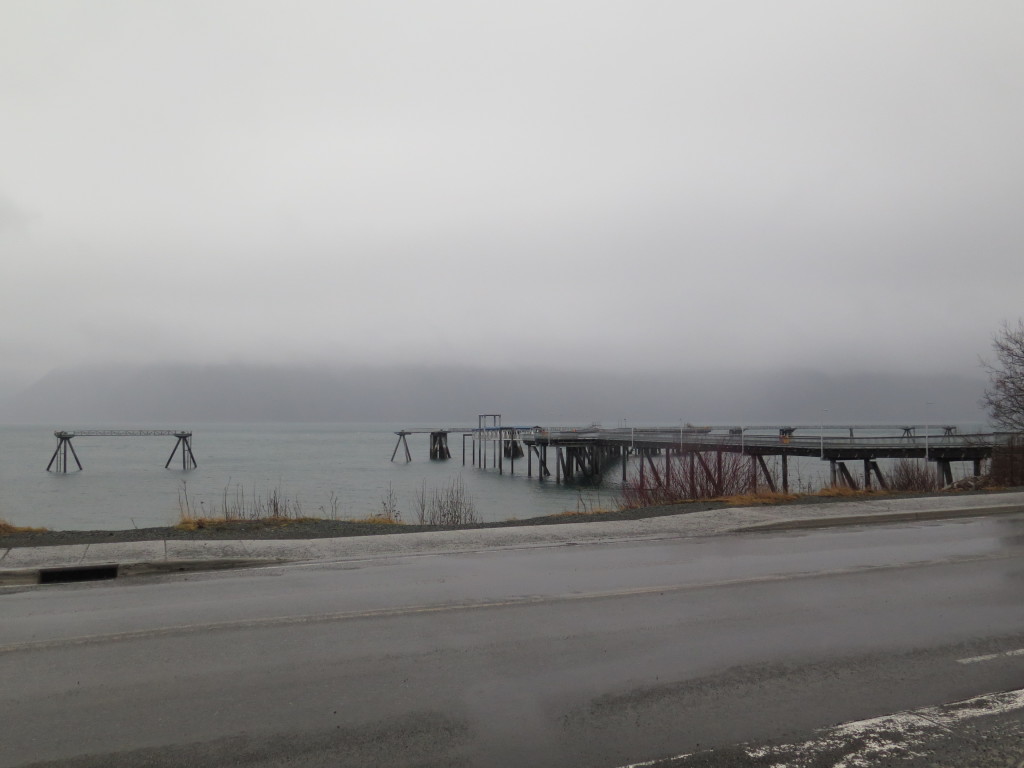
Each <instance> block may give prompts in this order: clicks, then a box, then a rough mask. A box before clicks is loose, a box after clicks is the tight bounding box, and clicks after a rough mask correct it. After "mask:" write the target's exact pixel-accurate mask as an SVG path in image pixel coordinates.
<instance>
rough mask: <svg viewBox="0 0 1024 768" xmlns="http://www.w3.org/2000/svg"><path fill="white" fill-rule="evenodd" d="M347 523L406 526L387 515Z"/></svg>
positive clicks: (372, 516)
mask: <svg viewBox="0 0 1024 768" xmlns="http://www.w3.org/2000/svg"><path fill="white" fill-rule="evenodd" d="M346 522H350V523H363V524H364V525H405V523H403V522H402V520H401V519H400V518H395V517H389V516H387V515H371V516H370V517H360V518H357V519H355V520H347V521H346Z"/></svg>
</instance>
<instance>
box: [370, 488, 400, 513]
mask: <svg viewBox="0 0 1024 768" xmlns="http://www.w3.org/2000/svg"><path fill="white" fill-rule="evenodd" d="M375 518H380V519H382V520H384V521H386V522H390V523H400V522H401V521H402V513H401V512H400V511H399V510H398V494H396V493H395V489H394V488H392V487H391V483H388V489H387V491H385V492H384V495H383V496H381V498H380V512H378V513H377V515H376V516H375Z"/></svg>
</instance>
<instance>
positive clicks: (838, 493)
mask: <svg viewBox="0 0 1024 768" xmlns="http://www.w3.org/2000/svg"><path fill="white" fill-rule="evenodd" d="M879 493H885V492H884V491H874V490H871V491H862V490H860V489H858V488H847V487H846V486H845V485H829V486H826V487H824V488H822V489H821V490H820V491H818V492H817V493H816V494H814V495H815V496H822V497H824V498H826V499H833V498H840V497H841V498H854V497H857V496H875V495H877V494H879Z"/></svg>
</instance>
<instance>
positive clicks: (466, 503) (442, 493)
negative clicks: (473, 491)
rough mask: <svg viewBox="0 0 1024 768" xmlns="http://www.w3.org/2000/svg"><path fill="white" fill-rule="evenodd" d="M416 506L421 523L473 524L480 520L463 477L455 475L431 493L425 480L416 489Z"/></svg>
mask: <svg viewBox="0 0 1024 768" xmlns="http://www.w3.org/2000/svg"><path fill="white" fill-rule="evenodd" d="M416 508H417V513H416V517H417V522H418V523H419V524H420V525H445V526H447V525H473V524H475V523H478V522H480V519H479V518H478V517H477V514H476V505H475V504H474V503H473V499H472V498H470V496H469V495H468V494H467V493H466V486H465V483H464V482H463V480H462V477H453V478H452V479H450V480H449V481H448V483H447V484H446V485H444V486H442V487H441V488H434V489H432V490H431V491H430V492H429V493H428V492H427V483H426V481H425V480H424V481H423V483H422V485H421V486H420V487H419V488H418V489H417V490H416Z"/></svg>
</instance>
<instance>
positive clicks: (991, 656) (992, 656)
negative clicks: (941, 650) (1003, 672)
mask: <svg viewBox="0 0 1024 768" xmlns="http://www.w3.org/2000/svg"><path fill="white" fill-rule="evenodd" d="M1009 656H1024V648H1018V649H1017V650H1015V651H1003V652H1002V653H987V654H985V655H984V656H968V657H967V658H966V659H957V660H956V663H957V664H979V663H981V662H983V661H995V660H996V659H1005V658H1007V657H1009Z"/></svg>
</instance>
